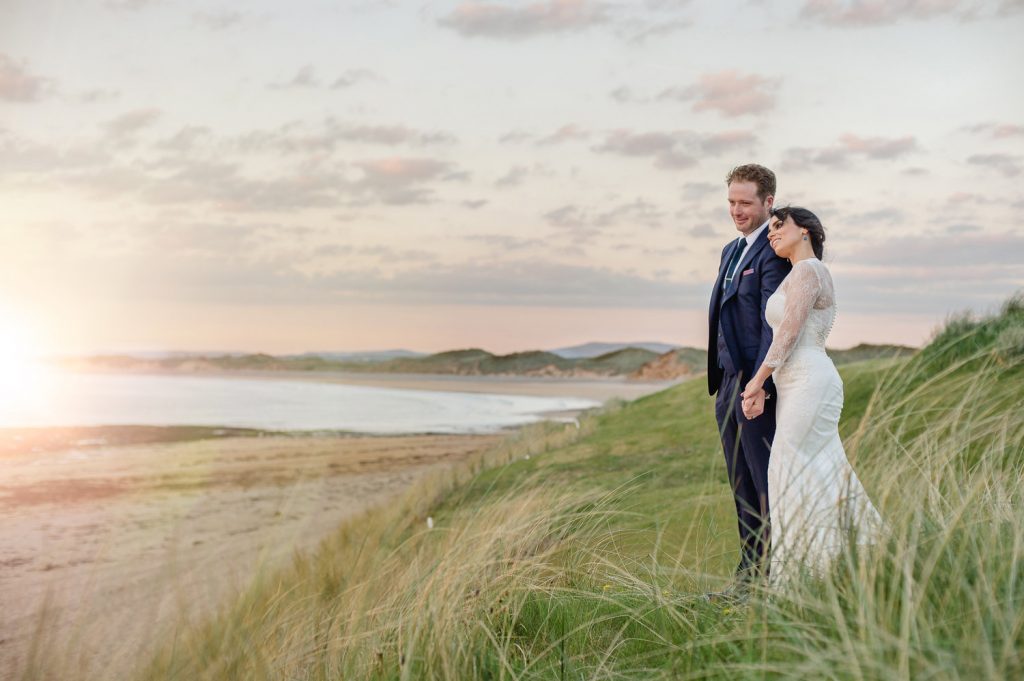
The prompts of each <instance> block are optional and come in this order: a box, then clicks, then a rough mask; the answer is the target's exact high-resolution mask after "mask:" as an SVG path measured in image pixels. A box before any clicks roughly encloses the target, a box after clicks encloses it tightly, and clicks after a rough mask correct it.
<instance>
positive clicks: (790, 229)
mask: <svg viewBox="0 0 1024 681" xmlns="http://www.w3.org/2000/svg"><path fill="white" fill-rule="evenodd" d="M806 233H807V231H806V230H804V229H801V228H800V227H798V226H797V224H796V223H795V222H793V217H792V216H790V215H787V216H786V219H785V220H779V219H778V218H772V223H771V224H770V225H769V226H768V243H769V245H771V247H772V250H774V251H775V255H777V256H779V257H780V258H789V257H792V255H793V254H794V253H795V252H796V248H797V246H798V245H799V244H800V242H801V241H802V240H803V238H804V234H806Z"/></svg>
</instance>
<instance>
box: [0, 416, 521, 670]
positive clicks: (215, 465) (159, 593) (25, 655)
mask: <svg viewBox="0 0 1024 681" xmlns="http://www.w3.org/2000/svg"><path fill="white" fill-rule="evenodd" d="M106 431H107V433H106V435H107V438H106V439H113V440H114V441H116V440H117V437H116V429H111V428H108V429H106ZM137 437H138V434H137V433H135V434H132V435H130V436H129V437H127V439H128V440H129V441H131V440H132V439H133V438H136V439H137ZM150 437H152V434H150ZM501 437H502V436H501V435H485V436H477V435H464V436H447V435H445V436H438V435H410V436H397V437H392V436H389V437H380V436H335V437H289V436H280V435H277V436H269V437H253V436H249V437H237V436H227V437H219V438H215V439H205V440H193V441H186V442H148V443H142V444H139V443H136V444H122V445H119V446H107V445H99V444H96V442H97V440H100V439H102V438H83V439H82V440H79V442H82V444H80V445H79V446H71V447H69V448H60V447H57V448H54V449H51V450H49V451H35V452H32V451H28V450H26V451H22V452H20V453H19V452H17V451H14V450H13V449H12V448H8V449H7V450H6V451H4V452H3V454H2V456H0V465H2V467H3V473H4V474H3V476H2V479H0V678H3V679H13V678H21V677H20V675H19V670H23V669H24V666H25V665H26V663H27V660H28V659H29V658H30V657H31V655H30V652H29V651H30V648H31V646H32V644H33V642H35V643H36V644H38V645H39V647H40V648H41V650H42V651H43V652H42V653H41V655H42V657H43V658H44V659H50V660H51V661H52V660H53V658H56V662H57V664H58V666H67V667H68V668H69V669H70V670H72V671H73V673H72V672H71V671H65V674H70V675H69V676H68V675H64V674H62V675H61V676H60V678H89V679H94V678H103V679H123V678H127V677H128V673H129V672H130V670H131V668H132V667H133V665H135V664H137V663H139V662H141V661H145V660H147V659H148V656H149V655H151V654H152V652H153V649H154V647H155V646H156V645H162V644H164V643H166V642H167V641H168V640H169V636H170V627H171V625H172V623H173V622H175V621H176V620H177V619H178V618H179V617H183V616H184V617H197V616H202V615H207V614H209V613H210V612H211V610H212V608H214V607H216V606H217V605H218V604H220V603H222V602H223V601H224V599H225V598H226V597H228V596H230V595H231V594H232V593H233V592H235V590H237V589H238V588H239V587H240V586H244V585H245V584H246V583H248V582H249V580H251V579H252V578H253V577H254V575H256V574H257V572H258V571H259V570H260V569H261V568H263V569H273V568H274V567H278V566H281V565H282V564H283V563H284V562H286V561H287V559H288V557H289V556H290V555H291V554H292V552H293V551H296V550H307V549H311V548H314V547H315V546H316V545H317V543H318V542H319V541H320V540H321V539H323V538H324V537H325V536H327V535H328V534H329V533H330V532H331V531H332V530H333V529H335V528H336V527H337V526H338V524H339V523H340V522H341V521H343V520H344V519H345V518H347V517H350V516H351V515H353V514H355V513H357V512H358V511H361V510H363V509H365V508H367V507H370V506H373V505H376V504H379V503H382V502H384V501H386V500H387V499H389V498H392V497H393V496H395V495H397V494H399V493H400V492H402V491H403V490H405V489H407V488H408V486H409V485H410V484H411V483H412V482H413V481H414V480H415V479H416V478H417V477H418V476H421V475H423V474H424V473H425V472H427V471H430V470H432V469H435V468H436V467H438V466H446V465H451V464H452V463H454V462H458V461H462V460H464V459H465V458H466V457H468V456H470V455H472V454H473V453H475V452H479V451H482V450H484V449H486V448H488V447H490V446H492V445H493V444H495V443H496V442H497V441H498V440H500V439H501ZM58 440H59V438H58ZM44 604H48V606H49V611H48V612H44V611H43V610H42V607H43V605H44Z"/></svg>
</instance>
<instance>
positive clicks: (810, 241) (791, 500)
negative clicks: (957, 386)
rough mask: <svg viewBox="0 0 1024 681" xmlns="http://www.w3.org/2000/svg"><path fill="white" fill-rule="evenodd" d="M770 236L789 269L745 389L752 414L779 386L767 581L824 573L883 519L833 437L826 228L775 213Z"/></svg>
mask: <svg viewBox="0 0 1024 681" xmlns="http://www.w3.org/2000/svg"><path fill="white" fill-rule="evenodd" d="M768 241H769V243H770V244H771V247H772V248H773V249H774V250H775V253H776V255H778V256H780V257H783V258H788V259H789V261H790V262H791V263H792V264H793V269H792V270H791V271H790V273H789V274H788V275H787V276H786V278H785V279H784V280H783V282H782V284H781V285H780V286H779V288H778V290H776V292H775V293H774V294H773V295H772V296H771V297H770V298H769V299H768V301H767V304H766V308H765V318H766V319H767V321H768V324H769V325H770V326H771V327H772V331H773V340H772V344H771V347H770V348H769V349H768V354H767V355H766V356H765V360H764V362H763V363H762V364H761V367H760V368H759V369H758V371H757V373H756V374H755V375H754V377H753V378H752V379H751V380H750V382H749V383H747V385H746V388H745V390H744V391H743V395H742V397H743V410H744V413H745V414H746V415H747V417H748V418H752V417H754V416H756V415H757V414H759V413H760V412H761V410H762V409H763V407H764V400H765V392H764V389H763V387H762V386H763V385H764V382H765V380H766V379H767V378H768V377H769V376H773V377H774V378H773V380H774V382H775V386H776V388H777V393H778V400H779V402H778V404H777V405H776V411H775V418H776V429H775V438H774V440H773V441H772V449H771V456H770V458H769V459H768V500H769V509H770V510H769V514H770V521H771V537H770V539H771V554H770V562H769V574H770V576H771V582H773V583H779V582H781V581H783V580H785V579H787V578H789V577H792V576H794V575H796V574H799V573H800V571H801V567H806V568H807V569H809V570H810V571H811V572H812V573H816V574H820V573H821V572H822V571H823V570H824V569H826V568H827V567H828V565H829V563H830V562H831V561H832V559H833V558H834V557H835V556H836V555H837V554H838V553H839V552H840V551H841V550H842V547H843V543H844V541H846V539H847V538H848V537H850V536H851V534H850V532H851V531H852V532H854V535H852V536H855V537H856V541H857V543H858V544H861V543H865V544H867V543H872V542H874V541H876V540H877V539H878V537H879V535H880V533H881V532H882V530H883V527H884V525H883V522H882V519H881V517H880V516H879V514H878V511H877V510H876V509H875V507H874V506H873V505H872V503H871V500H870V499H869V498H868V496H867V494H866V493H865V491H864V487H863V486H862V485H861V483H860V480H858V478H857V475H856V473H854V471H853V468H852V467H851V466H850V463H849V461H848V460H847V458H846V452H845V451H844V450H843V443H842V441H841V440H840V439H839V414H840V412H841V411H842V408H843V382H842V379H841V378H840V377H839V373H838V372H837V371H836V367H835V365H834V364H833V363H832V360H831V359H830V358H829V356H828V355H827V354H825V339H826V338H828V334H829V332H830V331H831V330H832V323H833V321H834V320H835V316H836V305H835V292H834V289H833V286H832V276H831V274H829V271H828V268H827V267H825V265H824V263H822V262H821V256H822V252H823V250H824V241H825V230H824V228H823V227H822V225H821V222H820V221H819V220H818V218H817V217H816V216H815V215H814V214H813V213H812V212H811V211H809V210H806V209H803V208H796V207H786V208H780V209H776V210H774V211H773V212H772V224H771V225H770V227H769V232H768Z"/></svg>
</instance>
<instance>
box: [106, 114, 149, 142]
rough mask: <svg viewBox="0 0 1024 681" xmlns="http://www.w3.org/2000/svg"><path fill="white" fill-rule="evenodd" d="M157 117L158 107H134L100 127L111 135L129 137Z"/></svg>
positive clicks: (146, 126) (147, 125)
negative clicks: (132, 109)
mask: <svg viewBox="0 0 1024 681" xmlns="http://www.w3.org/2000/svg"><path fill="white" fill-rule="evenodd" d="M159 118H160V110H159V109H154V108H147V109H136V110H134V111H128V112H126V113H123V114H121V115H120V116H117V117H116V118H113V119H111V120H109V121H106V122H105V123H102V124H101V125H100V127H101V128H102V129H103V130H104V132H106V133H107V134H108V135H110V136H111V137H121V138H123V137H131V136H132V135H134V134H135V133H137V132H139V131H140V130H143V129H145V128H148V127H150V126H151V125H153V124H154V123H156V121H157V119H159Z"/></svg>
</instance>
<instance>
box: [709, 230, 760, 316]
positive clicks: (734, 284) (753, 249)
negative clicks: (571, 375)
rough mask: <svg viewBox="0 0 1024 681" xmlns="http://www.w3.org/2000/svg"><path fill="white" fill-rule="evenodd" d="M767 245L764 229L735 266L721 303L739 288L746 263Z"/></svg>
mask: <svg viewBox="0 0 1024 681" xmlns="http://www.w3.org/2000/svg"><path fill="white" fill-rule="evenodd" d="M767 245H768V230H767V229H766V230H765V231H763V232H761V234H759V235H758V237H757V238H756V239H754V243H753V244H751V246H750V248H748V249H747V252H746V253H745V254H744V255H743V260H741V261H740V264H739V265H738V266H737V267H736V276H734V277H733V278H732V281H731V282H730V283H729V288H727V289H726V290H725V292H724V294H723V296H722V303H725V301H727V300H728V299H729V298H731V297H732V296H733V295H735V294H736V290H737V289H738V288H739V285H740V278H741V277H742V276H743V270H744V269H745V268H746V267H747V265H749V264H750V263H751V261H752V260H753V259H754V257H755V256H756V255H757V254H758V253H759V252H760V251H761V249H763V248H764V247H765V246H767ZM718 285H719V286H721V285H722V284H721V282H719V284H718Z"/></svg>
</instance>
